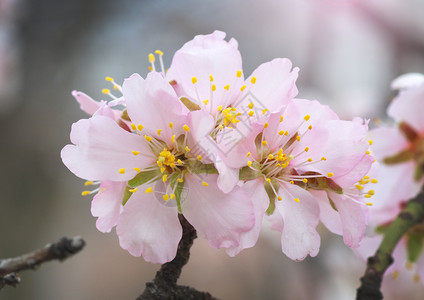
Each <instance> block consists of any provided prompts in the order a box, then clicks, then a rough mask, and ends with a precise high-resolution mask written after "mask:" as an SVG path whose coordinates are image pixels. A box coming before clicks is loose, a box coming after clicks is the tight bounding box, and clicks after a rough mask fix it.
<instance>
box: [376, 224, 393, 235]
mask: <svg viewBox="0 0 424 300" xmlns="http://www.w3.org/2000/svg"><path fill="white" fill-rule="evenodd" d="M389 226H390V224H383V225H380V226H377V227H376V228H375V229H374V231H375V232H376V233H378V234H384V233H385V232H386V230H387V228H389Z"/></svg>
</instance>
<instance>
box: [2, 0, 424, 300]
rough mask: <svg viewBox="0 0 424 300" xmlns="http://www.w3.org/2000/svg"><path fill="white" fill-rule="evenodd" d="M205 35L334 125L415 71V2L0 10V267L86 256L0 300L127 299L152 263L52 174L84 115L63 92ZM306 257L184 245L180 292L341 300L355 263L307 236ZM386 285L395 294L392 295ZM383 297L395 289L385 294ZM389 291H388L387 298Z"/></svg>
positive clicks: (16, 0) (419, 16)
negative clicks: (285, 62) (283, 71)
mask: <svg viewBox="0 0 424 300" xmlns="http://www.w3.org/2000/svg"><path fill="white" fill-rule="evenodd" d="M215 29H219V30H223V31H225V32H227V37H228V38H231V37H234V38H236V39H237V40H238V42H239V49H240V51H241V54H242V57H243V69H244V73H245V74H246V75H248V74H250V73H251V72H252V71H253V70H254V69H255V68H256V67H257V66H258V65H260V64H261V63H264V62H266V61H269V60H271V59H273V58H275V57H288V58H290V59H291V60H292V62H293V64H294V65H295V66H298V67H300V70H301V71H300V78H299V80H298V88H299V91H300V94H299V96H300V97H303V98H308V99H318V100H320V101H321V102H322V103H325V104H329V105H331V107H332V108H333V109H334V110H335V111H336V112H337V113H339V115H340V116H341V117H342V118H344V119H351V118H352V117H354V116H361V117H365V118H370V119H373V118H376V117H383V116H384V109H385V108H386V106H387V104H388V102H389V101H390V99H391V98H392V97H393V95H394V93H393V92H392V91H391V90H390V88H389V85H390V81H391V80H392V79H393V78H395V77H396V76H398V75H400V74H402V73H406V72H421V73H424V1H422V0H385V1H381V0H283V1H272V0H265V1H250V0H233V1H224V0H213V1H212V0H205V1H163V0H157V1H136V0H121V1H105V0H73V1H55V0H0V142H1V147H0V193H1V196H0V258H5V257H12V256H17V255H20V254H23V253H26V252H29V251H31V250H33V249H36V248H40V247H42V246H43V245H44V244H46V243H48V242H53V241H56V240H58V239H59V238H60V237H62V236H65V235H66V236H69V237H71V236H74V235H81V236H83V237H84V238H85V240H86V241H87V246H86V248H85V249H84V250H83V252H81V253H80V254H78V255H76V256H75V257H73V258H71V259H69V260H67V261H65V262H63V263H58V262H53V263H48V264H45V265H43V266H42V267H41V268H40V269H39V270H37V271H26V272H22V273H21V277H22V283H21V285H20V286H19V287H18V288H12V287H5V288H4V289H3V290H2V291H1V292H0V299H16V300H17V299H61V300H68V299H135V298H136V297H137V296H138V295H140V294H141V293H142V291H143V290H144V284H145V282H146V281H149V280H151V279H152V278H153V277H154V275H155V272H156V271H157V270H158V268H159V265H153V264H148V263H145V262H144V260H143V259H142V258H135V257H132V256H131V255H129V254H128V253H127V252H126V251H124V250H122V249H121V248H120V247H119V245H118V239H117V237H116V235H115V233H111V234H102V233H100V232H98V231H97V230H96V228H95V221H96V220H95V218H93V217H92V216H91V214H90V201H91V199H90V198H89V197H82V196H81V195H80V193H81V190H83V180H80V179H78V178H76V177H75V176H74V175H73V174H72V173H71V172H69V171H68V170H67V169H66V167H65V166H64V165H63V164H62V162H61V160H60V157H59V153H60V150H61V149H62V147H63V146H64V145H66V144H67V143H69V132H70V128H71V124H72V123H73V122H75V121H77V120H78V119H80V118H86V117H87V115H85V114H84V113H83V112H81V111H80V110H79V105H78V104H77V103H76V101H74V99H73V98H72V96H71V91H72V90H73V89H78V90H80V91H84V92H86V93H87V94H89V95H91V96H92V97H93V98H95V99H101V98H102V94H101V89H102V88H103V87H106V86H107V84H106V82H105V81H104V78H105V76H112V77H114V78H115V80H116V81H117V82H121V81H122V80H123V79H124V78H126V77H128V76H129V75H131V74H132V73H134V72H137V73H140V74H141V75H142V76H145V74H146V73H147V68H148V60H147V55H148V53H150V52H153V51H154V50H156V49H160V50H162V51H164V52H165V56H164V61H165V64H166V65H167V66H169V64H170V63H171V59H172V56H173V53H174V52H175V51H176V50H177V49H179V48H180V47H181V46H182V45H183V44H184V43H185V42H186V41H188V40H190V39H192V38H193V37H194V36H195V35H197V34H207V33H211V32H212V31H214V30H215ZM320 232H321V235H322V247H321V251H320V253H319V255H318V257H317V258H314V259H310V258H308V259H306V260H305V261H303V262H297V263H296V262H293V261H291V260H290V259H288V258H287V257H285V256H284V255H283V254H282V253H281V248H280V238H279V235H278V233H275V232H270V231H269V230H267V228H264V232H263V234H262V235H261V238H260V240H259V242H258V244H257V246H256V247H255V248H253V249H247V250H245V251H243V252H242V253H241V254H239V255H238V256H237V257H235V258H229V257H227V256H226V254H225V253H224V252H223V251H218V250H215V249H211V248H209V247H208V246H207V244H206V242H205V241H204V240H202V239H201V238H199V239H197V240H196V241H195V245H194V247H193V248H192V254H191V259H190V261H189V263H188V265H187V266H186V267H185V268H184V269H183V275H182V277H181V280H180V283H181V284H186V285H190V286H192V287H194V288H197V289H199V290H205V291H209V292H210V293H211V294H212V295H214V296H215V297H218V298H221V299H354V297H355V296H354V295H355V290H356V288H357V287H358V285H359V277H360V276H361V274H362V273H363V271H364V265H363V264H362V262H361V261H360V260H359V259H357V258H356V257H355V256H354V255H353V254H352V252H351V251H350V249H348V248H347V247H346V246H344V244H343V241H342V239H341V238H339V237H335V236H332V235H330V234H329V233H328V232H327V230H326V229H324V228H322V227H320ZM396 280H397V281H393V279H391V278H386V280H385V289H386V294H385V295H386V298H385V299H422V295H423V292H424V288H423V286H422V285H421V284H415V283H413V281H412V279H410V278H409V279H405V280H403V284H400V282H401V281H402V279H396ZM394 283H397V284H395V285H394ZM393 287H395V288H393ZM390 288H392V289H390Z"/></svg>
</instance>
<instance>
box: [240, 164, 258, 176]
mask: <svg viewBox="0 0 424 300" xmlns="http://www.w3.org/2000/svg"><path fill="white" fill-rule="evenodd" d="M255 164H256V165H255ZM252 166H253V169H252V168H249V167H247V166H246V167H243V168H241V169H240V172H239V179H240V180H253V179H256V178H258V177H259V176H261V175H262V173H261V171H259V170H254V169H256V167H258V168H259V164H258V163H257V162H254V163H253V164H252Z"/></svg>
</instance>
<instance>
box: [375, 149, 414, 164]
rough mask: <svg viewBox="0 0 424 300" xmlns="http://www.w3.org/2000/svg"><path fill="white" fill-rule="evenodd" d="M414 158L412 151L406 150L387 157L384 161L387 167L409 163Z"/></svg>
mask: <svg viewBox="0 0 424 300" xmlns="http://www.w3.org/2000/svg"><path fill="white" fill-rule="evenodd" d="M413 158H414V154H413V153H412V151H410V150H404V151H401V152H399V153H398V154H395V155H392V156H389V157H386V158H384V159H383V162H384V163H385V164H386V165H394V164H400V163H404V162H407V161H409V160H411V159H413Z"/></svg>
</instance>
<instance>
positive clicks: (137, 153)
mask: <svg viewBox="0 0 424 300" xmlns="http://www.w3.org/2000/svg"><path fill="white" fill-rule="evenodd" d="M132 154H134V155H139V154H140V152H139V151H136V150H134V151H132Z"/></svg>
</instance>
